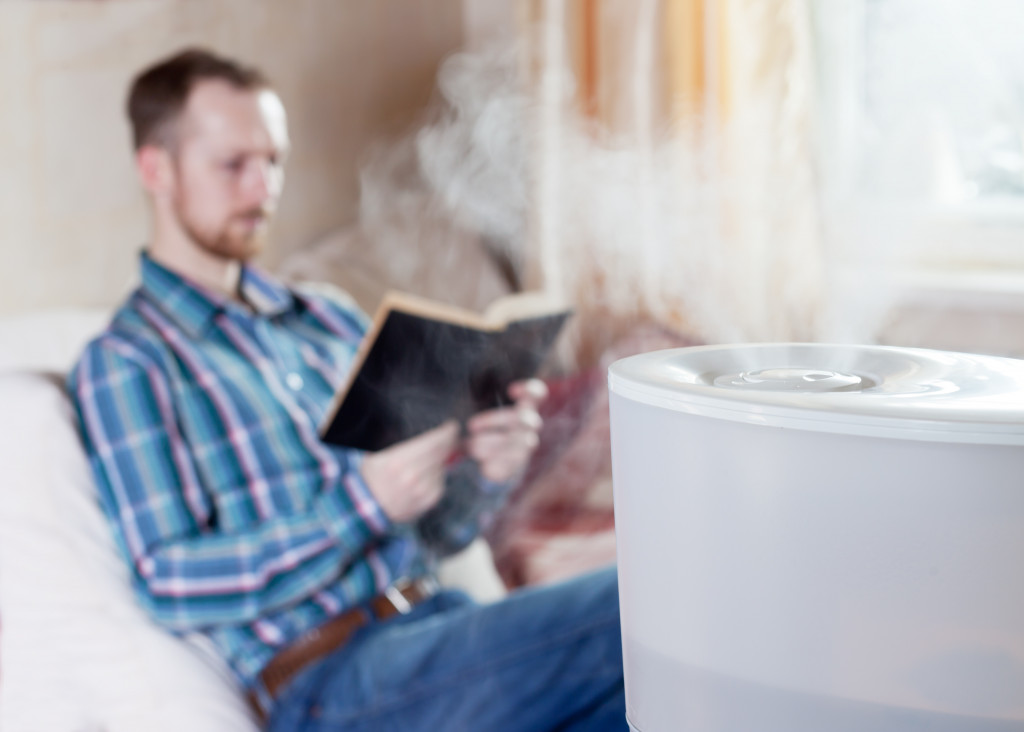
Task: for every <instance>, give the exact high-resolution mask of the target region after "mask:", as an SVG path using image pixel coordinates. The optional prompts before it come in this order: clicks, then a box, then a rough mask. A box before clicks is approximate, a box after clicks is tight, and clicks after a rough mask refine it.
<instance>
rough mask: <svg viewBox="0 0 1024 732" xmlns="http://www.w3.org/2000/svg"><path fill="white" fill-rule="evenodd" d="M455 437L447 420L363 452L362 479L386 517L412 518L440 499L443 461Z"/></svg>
mask: <svg viewBox="0 0 1024 732" xmlns="http://www.w3.org/2000/svg"><path fill="white" fill-rule="evenodd" d="M458 440H459V428H458V425H457V424H456V423H455V422H453V421H449V422H445V423H444V424H442V425H441V426H439V427H435V428H434V429H432V430H430V431H429V432H424V433H423V434H422V435H417V436H416V437H412V438H410V439H408V440H403V441H402V442H399V443H398V444H396V445H392V446H391V447H389V448H387V449H385V450H381V451H380V452H377V453H373V454H371V455H367V456H366V458H365V459H364V460H363V480H365V481H366V485H367V486H368V487H369V489H370V492H371V493H373V496H374V498H376V499H377V502H378V503H379V504H380V507H381V508H382V509H383V510H384V513H386V514H387V516H388V518H390V519H391V520H392V521H394V522H396V523H408V522H410V521H414V520H416V519H417V518H419V517H420V516H421V515H423V514H424V513H425V512H426V511H428V510H430V509H431V508H432V507H433V506H434V504H435V503H437V502H438V501H439V500H440V499H441V495H442V494H443V493H444V473H445V462H446V461H447V459H448V456H449V455H451V453H452V451H453V450H454V449H455V448H456V446H457V445H458Z"/></svg>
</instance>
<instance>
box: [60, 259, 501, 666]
mask: <svg viewBox="0 0 1024 732" xmlns="http://www.w3.org/2000/svg"><path fill="white" fill-rule="evenodd" d="M141 267H142V282H141V285H140V287H139V288H138V289H137V290H136V291H135V292H134V293H133V294H132V295H131V297H130V298H129V299H128V301H127V302H126V303H125V304H124V305H123V306H122V307H121V308H120V310H119V311H118V312H117V314H116V315H115V317H114V319H113V321H112V322H111V324H110V326H109V327H108V328H107V330H106V331H104V332H103V333H102V334H101V335H100V336H99V337H97V338H96V339H95V340H94V341H93V342H92V343H90V344H89V345H88V346H87V348H86V349H85V352H84V354H83V355H82V357H81V359H80V361H79V362H78V364H77V366H76V367H75V369H74V371H73V372H72V373H71V375H70V377H69V380H68V385H69V390H70V393H71V395H72V398H73V400H74V401H75V403H76V406H77V409H78V415H79V420H80V426H81V431H82V435H83V440H84V443H85V447H86V450H87V451H88V453H89V457H90V460H91V463H92V467H93V470H94V472H95V476H96V480H97V482H98V488H99V496H100V501H101V503H102V506H103V509H104V511H105V512H106V514H107V516H108V517H109V519H110V520H111V523H112V524H113V528H114V533H115V538H116V540H117V543H118V545H119V547H120V548H121V550H122V552H123V553H124V555H125V557H126V558H127V560H128V562H129V563H130V566H131V569H132V576H133V580H134V585H135V589H136V594H137V596H138V598H139V599H140V601H141V602H142V604H143V605H144V607H145V608H146V610H148V612H149V613H150V614H151V615H152V616H153V617H154V618H155V619H156V620H157V621H158V622H159V623H161V624H162V625H164V626H165V627H167V628H169V629H171V630H172V631H175V632H178V633H187V632H194V631H199V632H201V633H203V634H205V635H206V636H208V637H209V638H210V640H212V641H213V643H214V644H215V645H216V646H217V647H218V648H219V650H220V652H221V653H222V655H223V656H224V657H225V658H226V659H227V660H228V662H229V663H230V664H231V666H232V668H233V669H234V670H235V672H236V673H237V674H238V676H239V677H240V679H241V680H242V682H243V683H245V684H251V683H252V681H253V680H254V679H255V677H256V675H257V674H258V673H259V671H260V669H261V668H262V667H263V666H264V665H265V664H266V663H267V661H268V660H269V659H270V657H271V656H272V655H273V654H274V652H275V651H276V650H278V649H280V648H281V647H283V646H285V645H287V644H288V643H289V642H290V641H292V640H293V639H295V638H296V637H298V636H299V635H301V634H302V633H304V632H305V631H306V630H309V629H310V628H312V627H314V626H316V625H318V624H320V623H322V622H323V621H325V620H327V619H328V618H330V617H332V616H334V615H337V614H338V613H340V612H342V611H343V610H345V609H348V608H350V607H352V606H355V605H358V604H360V603H362V602H365V601H366V600H368V599H369V598H370V597H372V596H373V595H375V594H377V593H379V592H381V591H382V590H383V589H384V588H386V587H387V585H389V584H390V583H391V582H393V581H394V580H395V579H397V578H401V577H416V576H422V575H424V574H426V573H428V572H430V571H431V568H432V566H433V564H434V559H435V558H436V557H437V556H440V555H441V554H444V553H448V552H450V551H454V550H455V549H457V548H459V547H461V546H463V545H465V544H466V543H468V542H469V541H470V540H471V539H472V538H473V536H475V535H476V533H477V531H478V527H479V525H480V522H481V520H485V519H486V516H487V515H488V514H490V513H492V512H493V510H494V509H495V508H496V507H497V505H498V504H499V503H500V501H501V499H502V497H503V495H504V493H505V491H504V490H503V488H505V486H496V485H492V484H488V483H487V482H486V481H484V480H482V479H481V478H480V476H479V474H478V472H477V471H476V470H475V467H474V465H473V464H472V463H470V462H468V461H465V462H463V463H460V464H457V465H456V466H455V467H454V468H452V469H451V470H450V471H449V476H448V485H447V491H446V495H445V498H444V499H443V500H442V501H441V503H440V504H439V505H438V506H437V507H435V508H434V509H433V510H432V511H431V512H429V513H428V514H427V515H426V516H424V517H423V518H421V519H420V520H419V521H418V522H417V523H416V524H415V525H396V524H393V523H392V522H391V521H390V520H389V519H388V517H387V516H386V515H385V514H384V512H383V510H382V509H381V507H380V505H379V504H378V503H377V501H376V500H375V499H374V497H373V495H372V494H371V493H370V491H369V490H368V488H367V486H366V484H365V483H364V481H363V478H362V476H361V474H360V469H359V468H360V462H361V454H360V453H359V452H358V451H354V450H344V449H338V448H335V447H332V446H329V445H326V444H324V443H323V442H321V441H320V439H319V437H318V427H319V425H320V422H321V420H322V419H323V418H324V413H325V409H326V408H327V407H328V405H329V404H330V401H331V398H332V396H333V395H334V393H335V391H336V389H337V388H338V387H339V385H340V384H341V383H342V382H343V381H344V379H345V377H346V373H347V371H348V369H349V366H350V364H351V362H352V359H353V356H354V355H355V352H356V349H357V347H358V345H359V342H360V340H361V338H362V336H363V334H364V332H365V329H366V319H365V316H364V315H363V314H362V313H361V312H359V311H358V310H357V309H356V308H355V307H354V306H353V305H352V304H351V303H350V302H347V301H345V300H344V299H343V298H332V297H327V296H324V295H320V294H314V292H312V291H306V290H303V289H297V290H289V289H288V288H286V287H284V286H283V285H282V284H281V283H279V282H276V281H274V280H273V279H271V278H270V277H268V276H266V275H265V274H263V273H261V272H259V271H258V270H256V269H254V268H251V267H245V268H243V273H242V278H241V283H240V294H241V295H242V298H243V299H244V300H245V301H246V302H247V303H248V304H249V305H250V306H251V310H250V309H249V308H246V307H243V306H242V305H240V304H238V303H235V302H233V301H231V300H229V299H226V298H224V297H222V296H219V295H217V294H215V293H213V292H210V291H208V290H205V289H203V288H202V287H200V286H198V285H196V284H194V283H192V282H189V281H187V280H186V279H184V278H182V277H180V276H178V275H177V274H175V273H173V272H171V271H170V270H168V269H165V268H164V267H162V266H160V265H159V264H157V263H156V262H154V261H153V260H152V259H150V258H149V257H148V255H146V254H143V255H142V259H141Z"/></svg>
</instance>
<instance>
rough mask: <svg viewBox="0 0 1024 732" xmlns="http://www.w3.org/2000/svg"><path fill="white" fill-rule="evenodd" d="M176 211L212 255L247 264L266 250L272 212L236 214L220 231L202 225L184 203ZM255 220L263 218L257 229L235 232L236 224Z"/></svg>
mask: <svg viewBox="0 0 1024 732" xmlns="http://www.w3.org/2000/svg"><path fill="white" fill-rule="evenodd" d="M174 209H175V215H176V216H177V217H178V223H179V224H180V225H181V228H182V229H183V230H184V231H185V233H186V234H188V236H189V238H191V239H192V241H194V242H195V243H196V244H197V245H198V246H199V248H200V249H202V250H203V251H205V252H207V253H209V254H213V255H215V256H217V257H220V258H222V259H237V260H241V261H247V260H249V259H252V258H253V257H254V256H256V255H257V254H259V253H260V252H261V251H263V247H264V244H265V243H266V238H267V223H268V221H269V219H270V213H269V212H268V211H266V210H264V209H262V208H254V209H250V210H248V211H242V212H240V213H237V214H234V215H232V216H231V217H230V218H229V219H227V220H226V221H225V222H224V223H223V225H222V226H221V227H220V228H219V229H217V230H212V229H211V228H209V227H202V226H199V225H198V224H197V223H196V222H195V221H194V220H193V219H192V217H191V216H189V214H188V213H187V211H186V210H185V207H184V206H182V205H181V203H180V201H179V202H176V203H175V207H174ZM252 218H259V219H260V222H259V223H258V224H257V225H256V226H255V227H253V228H251V229H249V230H248V231H245V232H241V233H239V232H238V231H237V230H236V231H233V230H232V224H233V223H235V222H239V221H242V220H245V219H252Z"/></svg>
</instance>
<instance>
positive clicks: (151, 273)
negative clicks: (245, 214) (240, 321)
mask: <svg viewBox="0 0 1024 732" xmlns="http://www.w3.org/2000/svg"><path fill="white" fill-rule="evenodd" d="M140 260H141V264H140V266H141V270H142V276H141V280H142V285H141V288H140V289H141V290H142V292H143V293H144V294H145V295H146V296H147V297H148V298H149V299H150V300H151V301H152V302H153V303H155V304H156V305H157V306H158V307H159V308H160V309H161V310H162V311H163V312H164V313H165V314H166V315H167V316H168V317H170V318H171V319H173V320H174V321H175V322H176V323H177V324H178V325H179V326H181V328H182V329H183V330H185V331H186V332H187V333H188V334H189V335H191V336H193V337H198V336H201V335H202V334H203V332H204V331H205V330H206V328H207V327H209V325H210V323H211V322H213V318H214V317H215V316H216V315H217V314H218V313H220V312H222V311H224V310H227V309H234V308H237V305H236V304H235V303H233V302H232V301H231V300H230V299H229V298H227V297H225V296H223V295H221V294H220V293H217V292H214V291H212V290H209V289H207V288H205V287H202V286H201V285H198V284H196V283H195V282H193V281H191V280H189V279H187V278H185V277H182V276H181V275H179V274H177V273H176V272H173V271H171V270H169V269H167V268H166V267H164V266H163V265H161V264H158V263H157V262H156V261H154V260H153V258H152V257H150V256H149V254H148V253H147V252H142V254H141V257H140ZM239 292H240V294H241V296H242V299H244V300H245V301H246V302H247V303H248V304H249V305H250V306H251V307H252V308H253V310H255V311H256V312H257V313H258V314H260V315H262V316H264V317H268V318H269V317H272V316H275V315H280V314H282V313H284V312H286V311H288V310H290V309H292V308H294V307H295V305H296V300H295V298H294V297H293V296H292V294H291V292H290V291H289V290H288V288H287V287H285V286H284V285H283V284H282V283H280V282H278V281H277V280H275V279H274V278H273V277H271V276H270V275H268V274H266V273H265V272H262V271H260V270H259V269H257V268H255V267H252V266H250V265H243V266H242V272H241V275H240V282H239Z"/></svg>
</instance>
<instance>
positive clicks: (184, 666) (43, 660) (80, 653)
mask: <svg viewBox="0 0 1024 732" xmlns="http://www.w3.org/2000/svg"><path fill="white" fill-rule="evenodd" d="M107 318H108V313H107V312H105V311H98V310H65V311H53V312H47V313H38V314H33V315H28V316H23V317H16V318H7V319H0V730H4V731H5V732H100V731H102V732H142V731H145V732H165V731H166V732H172V731H173V732H180V730H189V732H234V731H238V732H255V730H256V729H257V726H256V723H255V721H254V720H253V718H252V716H251V715H250V713H249V710H248V709H247V707H246V705H245V703H244V702H243V699H242V694H241V693H240V692H241V690H240V689H239V688H237V685H236V683H235V681H234V680H233V678H232V676H231V675H230V673H229V672H228V670H227V667H226V665H225V664H224V663H223V662H222V661H221V660H220V659H219V658H217V657H216V656H214V655H213V654H212V653H211V652H210V651H209V650H208V649H207V648H205V647H204V645H203V643H202V641H201V639H189V640H182V639H179V638H176V637H174V636H171V635H169V634H167V633H166V632H164V631H163V630H162V629H160V628H159V627H157V626H156V625H154V624H153V623H152V622H151V621H150V620H149V618H148V617H147V616H146V615H145V614H144V613H143V612H142V611H141V610H140V609H139V607H138V606H137V605H136V604H135V602H134V600H133V597H132V594H131V591H130V589H129V584H128V575H127V569H126V567H125V565H124V564H123V563H122V561H121V560H120V558H119V556H118V555H117V554H116V552H115V548H114V545H113V541H112V539H111V536H110V532H109V530H108V527H107V525H106V522H105V519H104V517H103V516H102V514H101V511H100V509H99V507H98V505H97V502H96V499H95V493H94V488H93V485H92V479H91V474H90V472H89V468H88V465H87V462H86V458H85V455H84V453H83V451H82V449H81V445H80V442H79V439H78V434H77V431H76V429H75V425H74V420H73V414H72V411H71V407H70V404H69V402H68V400H67V398H66V396H65V394H64V390H63V378H64V375H65V374H66V372H67V369H68V368H69V366H70V365H71V364H72V363H73V361H74V359H75V357H76V356H77V354H78V353H79V352H80V350H81V347H82V346H83V345H84V344H85V342H86V341H87V340H88V338H89V337H91V335H92V334H93V333H95V332H97V331H98V330H99V329H100V328H101V327H102V326H103V324H104V323H105V322H106V320H107ZM442 582H443V583H445V584H448V585H456V586H461V587H463V588H464V589H467V590H468V591H469V592H470V593H471V594H474V595H475V596H476V597H477V598H479V599H481V600H490V599H494V598H496V597H500V596H501V595H502V594H503V593H504V587H503V585H502V584H501V582H500V580H499V579H498V577H497V574H496V572H495V571H494V567H493V563H491V562H490V556H489V553H488V550H487V548H486V546H485V545H484V544H483V543H482V542H480V541H478V542H475V543H474V545H472V546H471V548H470V549H469V550H468V551H466V552H464V553H463V554H462V555H460V556H458V557H456V558H453V560H451V561H449V562H448V563H447V564H446V565H445V566H444V567H443V568H442Z"/></svg>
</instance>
